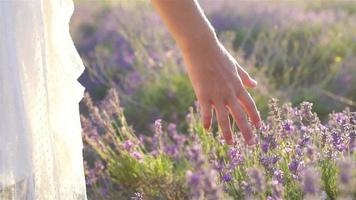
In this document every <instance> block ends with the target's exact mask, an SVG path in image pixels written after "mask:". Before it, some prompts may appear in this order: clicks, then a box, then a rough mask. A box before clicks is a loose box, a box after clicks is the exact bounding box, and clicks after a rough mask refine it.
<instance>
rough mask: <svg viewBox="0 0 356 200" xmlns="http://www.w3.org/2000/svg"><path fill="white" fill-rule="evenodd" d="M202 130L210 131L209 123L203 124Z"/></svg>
mask: <svg viewBox="0 0 356 200" xmlns="http://www.w3.org/2000/svg"><path fill="white" fill-rule="evenodd" d="M203 126H204V129H205V130H206V131H208V130H209V129H210V126H211V123H210V122H204V125H203Z"/></svg>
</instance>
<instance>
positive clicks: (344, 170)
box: [337, 160, 355, 185]
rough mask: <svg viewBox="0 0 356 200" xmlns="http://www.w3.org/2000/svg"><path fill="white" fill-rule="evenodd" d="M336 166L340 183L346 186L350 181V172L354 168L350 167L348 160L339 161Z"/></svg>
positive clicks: (350, 163) (350, 162)
mask: <svg viewBox="0 0 356 200" xmlns="http://www.w3.org/2000/svg"><path fill="white" fill-rule="evenodd" d="M337 164H338V167H339V171H340V174H339V179H340V183H341V184H343V185H348V184H349V183H351V181H352V173H353V172H352V170H353V167H355V166H352V161H349V160H339V161H338V162H337Z"/></svg>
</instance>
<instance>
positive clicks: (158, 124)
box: [155, 119, 162, 134]
mask: <svg viewBox="0 0 356 200" xmlns="http://www.w3.org/2000/svg"><path fill="white" fill-rule="evenodd" d="M155 131H156V133H158V134H161V133H162V119H157V120H156V121H155Z"/></svg>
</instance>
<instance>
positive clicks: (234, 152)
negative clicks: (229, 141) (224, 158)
mask: <svg viewBox="0 0 356 200" xmlns="http://www.w3.org/2000/svg"><path fill="white" fill-rule="evenodd" d="M228 155H229V158H230V165H229V168H230V169H234V168H236V167H237V166H238V165H241V164H242V163H243V162H244V157H243V155H242V154H241V153H240V152H239V150H238V149H237V148H235V147H231V148H230V149H229V152H228Z"/></svg>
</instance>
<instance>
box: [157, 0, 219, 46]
mask: <svg viewBox="0 0 356 200" xmlns="http://www.w3.org/2000/svg"><path fill="white" fill-rule="evenodd" d="M151 2H152V4H153V5H154V7H155V8H156V10H157V12H158V14H159V15H160V16H161V19H162V20H163V22H164V24H165V25H166V26H167V28H168V29H169V31H170V32H171V34H172V35H173V37H174V39H175V40H176V42H177V44H178V45H179V46H180V47H181V48H182V49H183V50H184V49H186V48H189V47H190V46H191V45H202V44H205V45H207V44H210V43H211V44H216V35H215V31H214V29H213V27H212V26H211V25H210V23H209V21H208V20H207V18H206V17H205V15H204V13H203V11H202V9H201V8H200V6H199V4H198V2H197V1H196V0H151ZM205 45H204V46H205Z"/></svg>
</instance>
